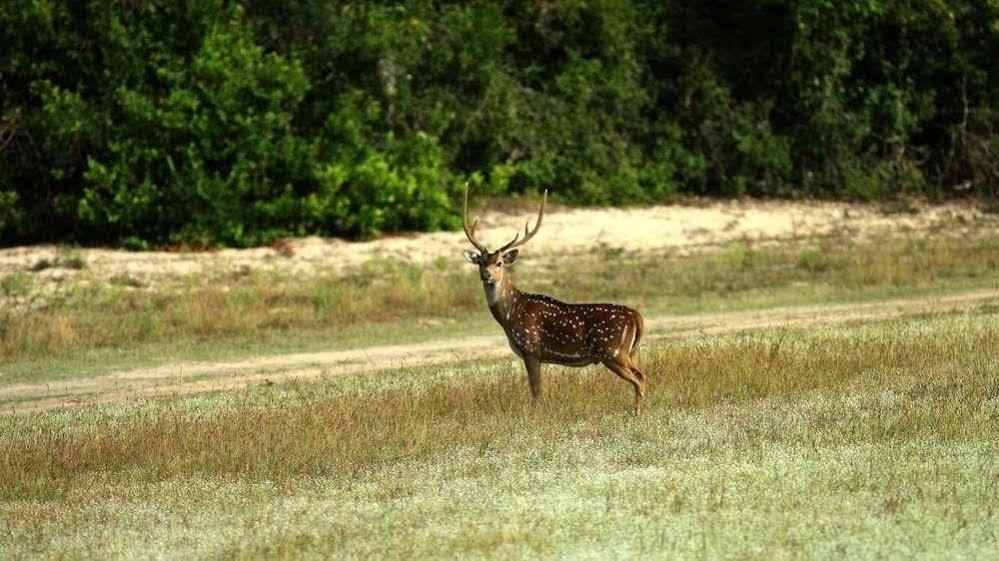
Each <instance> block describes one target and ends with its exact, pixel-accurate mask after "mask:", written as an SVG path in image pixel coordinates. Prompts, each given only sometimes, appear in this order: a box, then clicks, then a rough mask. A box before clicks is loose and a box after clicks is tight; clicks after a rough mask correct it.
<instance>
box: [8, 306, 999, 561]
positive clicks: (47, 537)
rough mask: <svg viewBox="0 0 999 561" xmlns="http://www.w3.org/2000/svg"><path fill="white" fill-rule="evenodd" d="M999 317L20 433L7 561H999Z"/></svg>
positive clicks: (425, 373) (430, 374)
mask: <svg viewBox="0 0 999 561" xmlns="http://www.w3.org/2000/svg"><path fill="white" fill-rule="evenodd" d="M997 340H999V321H997V315H996V310H995V309H992V308H988V309H983V310H981V311H979V312H976V313H970V314H961V315H937V316H929V317H923V318H918V319H909V320H904V321H895V322H887V323H875V324H856V325H849V326H840V327H836V328H816V329H810V330H807V331H801V332H793V331H779V332H764V333H756V334H753V335H742V336H736V337H719V338H706V339H702V340H686V341H678V342H670V343H661V344H658V345H654V346H652V347H651V348H649V349H647V350H646V351H645V357H644V362H645V364H646V371H648V372H650V373H654V374H652V376H653V384H654V386H653V390H652V394H651V398H650V400H649V405H648V410H647V414H646V415H645V416H644V417H643V418H641V419H637V420H636V419H633V418H632V417H631V416H630V415H628V414H627V411H628V405H629V402H630V397H629V395H628V393H629V392H628V391H627V388H626V387H625V386H624V384H623V383H621V382H620V381H618V380H616V379H614V378H613V377H612V376H611V375H609V374H608V373H606V372H603V371H600V370H598V369H595V368H594V369H586V370H583V371H570V370H564V369H550V370H549V371H548V376H547V380H546V384H547V386H546V396H545V397H546V399H545V400H544V402H543V403H542V404H541V405H540V406H538V407H532V406H531V405H530V404H529V402H528V400H527V399H526V389H525V387H524V381H523V380H522V379H521V378H522V376H521V373H520V372H519V370H518V369H517V368H516V365H514V364H513V363H512V362H511V361H507V360H504V361H499V362H493V363H490V364H476V365H468V364H456V365H453V366H450V367H447V368H435V369H430V370H420V369H417V370H413V371H406V372H388V373H385V374H384V375H381V376H374V377H370V376H367V377H355V378H351V377H345V378H343V379H336V380H330V381H329V382H324V383H319V384H302V385H287V386H285V385H282V386H273V387H266V388H257V389H254V390H252V391H249V392H243V393H239V394H209V395H205V396H201V397H193V398H186V399H181V400H169V401H158V402H152V403H146V404H122V405H119V406H114V407H106V408H101V409H94V410H89V409H88V410H81V411H73V412H64V413H51V414H45V415H38V416H16V417H7V418H3V419H2V420H0V427H2V428H0V457H2V461H3V465H2V466H0V469H2V471H3V473H5V474H7V475H6V476H5V478H4V481H3V487H2V490H0V492H2V496H3V503H2V504H0V509H2V517H3V520H4V521H5V526H6V530H5V531H4V532H3V533H2V534H0V551H2V552H3V553H4V555H3V556H4V557H5V558H11V557H20V556H35V555H37V556H39V557H42V558H53V559H57V558H66V557H69V558H93V557H107V556H115V557H123V558H127V557H145V556H147V555H150V554H153V553H155V554H156V555H157V556H160V555H162V556H164V557H174V558H189V557H192V556H199V557H222V558H259V557H260V556H264V555H266V556H269V557H277V558H299V557H312V558H328V557H337V558H343V557H366V556H371V555H374V556H388V557H398V556H405V557H410V556H415V557H440V556H494V555H503V556H511V557H522V556H556V557H586V558H607V557H609V556H614V555H620V554H626V555H637V556H642V555H645V556H649V557H660V556H664V555H668V556H676V557H678V558H712V559H714V558H761V559H762V558H798V557H808V558H842V557H843V556H849V557H851V558H870V559H875V558H886V557H891V558H900V559H901V558H911V557H913V556H920V557H922V556H925V557H946V558H960V557H965V558H969V559H974V558H978V559H982V558H988V557H991V556H993V555H994V554H995V553H997V552H999V541H997V540H999V536H997V534H996V533H997V529H999V519H997V517H999V510H997V506H999V461H997V458H999V375H997V373H999V348H997V346H996V345H995V342H996V341H997Z"/></svg>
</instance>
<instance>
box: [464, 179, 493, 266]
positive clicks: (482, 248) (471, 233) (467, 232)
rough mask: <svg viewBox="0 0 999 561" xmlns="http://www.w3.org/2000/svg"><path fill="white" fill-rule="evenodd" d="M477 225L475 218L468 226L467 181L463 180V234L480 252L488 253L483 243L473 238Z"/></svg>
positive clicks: (477, 221)
mask: <svg viewBox="0 0 999 561" xmlns="http://www.w3.org/2000/svg"><path fill="white" fill-rule="evenodd" d="M478 225H479V220H478V219H477V218H476V219H475V220H473V221H472V226H471V227H469V226H468V182H467V181H466V182H465V207H464V210H462V212H461V227H462V228H464V229H465V235H466V236H468V241H470V242H472V245H474V246H475V249H478V250H479V252H480V253H489V250H488V249H486V246H485V245H484V244H481V243H479V242H478V241H476V239H475V227H476V226H478Z"/></svg>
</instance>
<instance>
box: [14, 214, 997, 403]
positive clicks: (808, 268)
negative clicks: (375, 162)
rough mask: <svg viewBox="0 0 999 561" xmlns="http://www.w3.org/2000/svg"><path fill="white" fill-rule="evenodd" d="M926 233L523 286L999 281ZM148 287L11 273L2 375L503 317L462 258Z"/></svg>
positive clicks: (673, 288) (683, 303) (781, 297)
mask: <svg viewBox="0 0 999 561" xmlns="http://www.w3.org/2000/svg"><path fill="white" fill-rule="evenodd" d="M922 235H923V234H918V235H916V234H904V235H901V236H891V237H885V238H883V239H876V240H875V239H869V240H863V241H851V240H850V239H848V238H821V239H807V238H806V239H802V240H799V241H797V242H793V243H789V244H783V245H779V246H770V245H767V244H750V243H746V242H736V243H732V244H729V245H727V246H724V247H722V248H719V249H717V250H714V251H708V252H705V253H703V254H697V255H693V256H679V255H675V254H672V253H669V252H666V253H660V254H627V253H621V252H614V251H609V250H606V249H604V250H600V249H597V250H594V252H592V253H590V254H586V255H571V256H561V257H553V258H544V259H540V258H534V259H531V256H530V254H529V253H528V254H527V255H526V258H525V262H524V263H523V264H522V265H521V266H520V267H519V268H518V270H517V271H516V272H515V278H516V280H517V282H518V284H519V286H520V287H521V288H522V289H525V290H529V291H536V292H544V293H548V294H551V295H553V296H556V297H559V298H562V299H566V300H569V301H617V302H621V303H625V304H629V305H632V306H636V307H638V308H639V309H641V310H642V311H643V312H644V313H645V314H646V315H650V316H651V315H661V314H682V313H694V312H714V311H722V310H737V309H746V308H759V307H771V306H779V305H794V304H806V303H820V302H842V301H862V300H874V299H883V298H892V297H905V296H918V295H928V294H939V293H945V292H954V291H957V290H962V289H972V288H983V287H990V288H991V287H995V286H997V285H999V241H997V239H996V238H995V237H994V236H991V235H990V234H989V233H988V232H984V233H982V232H979V233H977V234H973V235H970V236H967V237H962V238H958V237H955V236H951V235H943V234H940V235H935V237H933V238H932V239H924V238H923V237H919V236H922ZM67 259H68V258H67ZM82 274H84V275H86V274H87V270H86V269H85V270H84V271H83V273H82ZM84 278H86V277H84ZM137 284H141V283H136V282H135V281H134V279H130V278H118V277H116V278H114V279H112V280H111V282H88V281H85V280H80V281H77V282H73V283H67V286H65V287H63V288H61V289H60V290H59V291H58V292H56V293H55V294H48V293H42V292H40V291H41V289H40V288H38V287H37V285H38V283H35V282H33V278H32V277H31V276H30V273H28V272H18V273H14V274H12V275H9V276H7V277H5V278H4V279H0V288H3V290H4V291H5V292H6V293H8V294H15V295H17V296H18V299H19V301H33V302H36V305H33V306H29V307H27V308H18V307H16V306H8V307H6V308H5V309H3V310H2V311H0V360H2V361H3V362H4V364H3V366H2V367H0V384H9V383H17V382H23V381H43V380H61V379H67V378H73V377H79V376H85V375H92V374H96V373H101V372H108V371H112V370H117V369H125V368H130V367H135V366H140V365H142V366H146V365H155V364H161V363H166V362H172V361H180V360H204V359H226V358H238V357H243V356H251V355H263V354H277V353H282V352H295V351H309V350H319V349H326V350H329V349H337V348H346V347H350V346H361V345H366V344H380V343H385V342H394V341H416V340H420V339H430V338H436V337H442V336H448V335H456V334H457V335H460V336H466V335H468V334H470V333H483V332H488V330H489V329H490V326H491V318H490V317H489V314H488V311H487V309H486V306H485V303H484V298H483V296H482V294H481V287H480V285H479V283H478V282H477V280H476V275H475V273H474V270H473V269H472V268H470V267H469V266H467V265H465V264H464V262H463V261H459V258H458V257H456V258H455V260H454V263H437V264H434V265H432V266H429V267H419V266H415V265H410V264H405V263H400V262H378V263H370V264H368V265H367V266H366V267H364V268H363V269H362V270H360V271H356V272H353V273H351V274H347V275H343V274H337V273H333V272H321V273H319V274H317V275H311V276H305V277H303V276H302V275H297V274H294V273H292V272H291V271H278V272H276V273H273V274H271V273H263V272H254V271H240V272H224V273H223V272H220V273H217V274H215V275H209V276H208V277H204V278H203V277H197V278H194V277H192V278H188V279H183V280H181V281H180V282H179V283H172V284H162V285H154V286H148V287H143V286H136V285H137ZM400 322H401V323H400ZM400 325H405V328H400V327H399V326H400ZM493 327H494V326H493Z"/></svg>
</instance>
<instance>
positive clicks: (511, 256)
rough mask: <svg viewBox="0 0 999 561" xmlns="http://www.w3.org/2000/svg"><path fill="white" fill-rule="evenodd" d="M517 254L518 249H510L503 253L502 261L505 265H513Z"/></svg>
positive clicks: (518, 252)
mask: <svg viewBox="0 0 999 561" xmlns="http://www.w3.org/2000/svg"><path fill="white" fill-rule="evenodd" d="M518 255H520V250H519V249H511V250H510V251H508V252H506V253H504V254H503V262H504V263H506V264H507V265H513V263H514V261H516V260H517V256H518Z"/></svg>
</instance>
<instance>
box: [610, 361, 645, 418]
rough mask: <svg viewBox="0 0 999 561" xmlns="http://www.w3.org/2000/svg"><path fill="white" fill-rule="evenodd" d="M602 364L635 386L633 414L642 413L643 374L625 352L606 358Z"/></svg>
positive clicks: (643, 397)
mask: <svg viewBox="0 0 999 561" xmlns="http://www.w3.org/2000/svg"><path fill="white" fill-rule="evenodd" d="M604 366H606V367H607V368H608V369H610V371H611V372H613V373H615V374H617V375H618V376H620V377H621V378H624V379H625V380H627V381H628V382H629V383H630V384H631V385H632V386H634V388H635V416H636V417H637V416H638V415H641V414H642V401H643V400H644V399H645V375H644V374H642V372H641V371H640V370H638V368H636V367H635V365H634V363H633V362H631V359H630V358H629V357H628V355H627V354H624V355H619V356H618V357H615V358H612V359H607V360H605V361H604Z"/></svg>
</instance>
